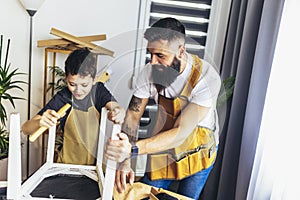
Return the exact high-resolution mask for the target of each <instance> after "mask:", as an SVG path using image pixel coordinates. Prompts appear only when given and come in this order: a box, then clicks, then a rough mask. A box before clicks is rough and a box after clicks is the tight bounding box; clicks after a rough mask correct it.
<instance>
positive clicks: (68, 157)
mask: <svg viewBox="0 0 300 200" xmlns="http://www.w3.org/2000/svg"><path fill="white" fill-rule="evenodd" d="M91 102H92V106H91V107H89V109H88V111H82V110H77V109H74V108H73V107H72V109H71V111H70V113H69V115H68V117H67V120H66V123H65V129H64V142H63V147H62V150H61V152H60V153H59V155H58V159H57V162H60V163H69V164H79V165H94V164H95V163H96V157H97V145H98V132H99V123H100V121H99V120H100V114H99V112H98V111H97V109H96V108H95V106H94V104H93V101H92V100H91Z"/></svg>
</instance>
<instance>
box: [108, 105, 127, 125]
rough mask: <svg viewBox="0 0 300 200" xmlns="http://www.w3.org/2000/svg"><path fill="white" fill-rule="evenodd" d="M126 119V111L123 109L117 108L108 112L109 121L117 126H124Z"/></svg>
mask: <svg viewBox="0 0 300 200" xmlns="http://www.w3.org/2000/svg"><path fill="white" fill-rule="evenodd" d="M124 118H125V110H124V109H123V108H122V107H115V108H114V109H113V110H111V111H109V112H108V119H109V120H110V121H112V122H114V123H115V124H122V123H123V122H124Z"/></svg>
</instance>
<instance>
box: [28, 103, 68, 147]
mask: <svg viewBox="0 0 300 200" xmlns="http://www.w3.org/2000/svg"><path fill="white" fill-rule="evenodd" d="M70 107H71V105H70V104H68V103H66V105H64V106H63V107H61V108H60V109H59V111H57V114H59V115H60V116H62V115H63V114H64V113H65V112H66V111H67V110H68V109H69V108H70ZM47 129H48V128H47V127H45V126H41V127H40V128H39V129H38V130H36V131H35V132H34V133H33V134H31V135H30V136H29V140H30V141H31V142H34V141H35V140H36V139H37V138H38V137H39V136H40V135H41V134H42V133H43V132H44V131H45V130H47Z"/></svg>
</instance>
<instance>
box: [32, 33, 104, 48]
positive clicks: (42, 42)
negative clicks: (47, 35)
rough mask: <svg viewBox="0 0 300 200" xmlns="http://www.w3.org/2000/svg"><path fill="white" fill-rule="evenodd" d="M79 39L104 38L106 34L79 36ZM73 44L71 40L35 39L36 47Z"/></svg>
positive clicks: (88, 40)
mask: <svg viewBox="0 0 300 200" xmlns="http://www.w3.org/2000/svg"><path fill="white" fill-rule="evenodd" d="M78 38H79V39H81V40H83V41H85V42H92V41H99V40H106V35H105V34H102V35H91V36H81V37H78ZM68 44H73V42H71V41H68V40H65V39H49V40H39V41H37V46H38V47H46V46H56V45H68Z"/></svg>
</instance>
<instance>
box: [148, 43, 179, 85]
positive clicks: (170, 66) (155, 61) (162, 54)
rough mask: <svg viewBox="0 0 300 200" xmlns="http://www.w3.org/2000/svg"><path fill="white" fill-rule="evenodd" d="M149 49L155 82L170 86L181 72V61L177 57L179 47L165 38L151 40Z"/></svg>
mask: <svg viewBox="0 0 300 200" xmlns="http://www.w3.org/2000/svg"><path fill="white" fill-rule="evenodd" d="M177 48H178V47H177ZM147 49H148V51H149V53H150V54H151V61H150V64H151V65H152V79H153V82H154V83H155V84H157V85H159V86H161V87H168V86H169V85H170V84H171V83H172V82H174V80H175V79H176V78H177V76H178V75H179V72H180V66H181V62H180V60H178V59H177V57H176V50H178V49H176V48H174V47H172V46H171V45H170V43H169V42H168V41H165V40H160V41H154V42H150V43H148V47H147Z"/></svg>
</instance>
